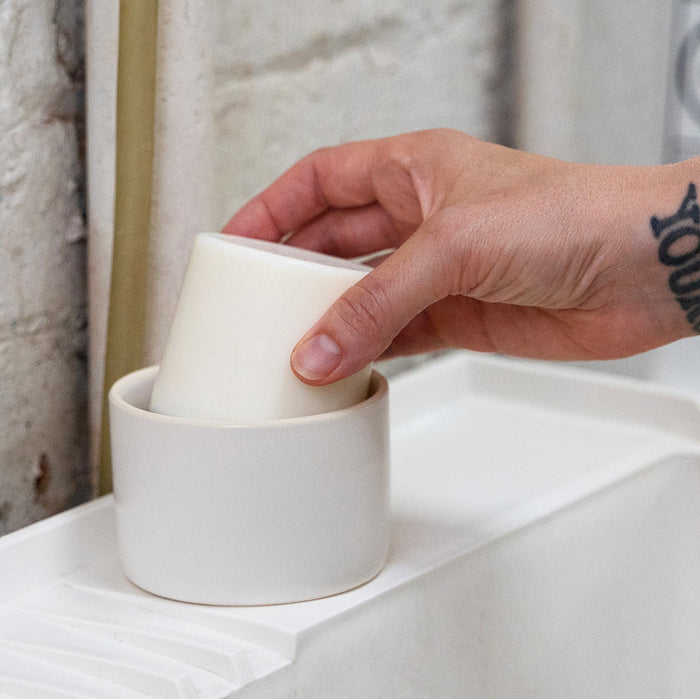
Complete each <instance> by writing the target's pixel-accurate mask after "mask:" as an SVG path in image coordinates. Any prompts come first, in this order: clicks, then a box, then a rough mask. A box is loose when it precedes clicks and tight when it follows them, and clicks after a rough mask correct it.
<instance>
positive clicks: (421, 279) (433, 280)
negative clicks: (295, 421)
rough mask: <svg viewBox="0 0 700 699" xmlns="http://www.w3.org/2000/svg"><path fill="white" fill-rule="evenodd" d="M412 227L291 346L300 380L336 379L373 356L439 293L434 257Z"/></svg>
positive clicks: (437, 261) (423, 237)
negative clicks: (394, 248) (410, 233)
mask: <svg viewBox="0 0 700 699" xmlns="http://www.w3.org/2000/svg"><path fill="white" fill-rule="evenodd" d="M428 239H429V236H428V235H426V231H424V230H422V229H418V230H417V231H416V232H415V233H414V234H413V236H411V237H410V238H409V239H408V240H407V241H406V242H405V243H404V244H403V245H402V246H401V247H400V248H399V249H398V250H397V251H396V252H394V253H393V254H392V255H391V256H390V257H388V258H387V259H386V260H385V261H384V262H382V263H381V264H380V265H379V266H378V267H377V268H376V269H374V270H372V271H371V272H370V273H369V274H368V275H366V276H365V277H363V278H362V279H361V280H360V281H359V282H357V283H356V284H355V285H354V286H352V287H350V289H348V290H347V291H346V292H345V293H344V294H343V295H342V296H341V297H340V298H339V299H338V300H337V301H336V302H335V303H334V304H333V305H332V306H331V307H330V308H329V309H328V311H326V313H325V314H324V315H323V317H322V318H321V319H320V320H319V321H318V322H317V323H316V325H314V327H313V328H311V330H309V332H308V333H306V335H304V337H303V338H302V339H301V340H300V341H299V343H298V344H297V346H296V347H295V348H294V351H293V352H292V356H291V365H292V370H293V371H294V373H295V374H296V375H297V376H298V377H299V378H300V379H301V380H302V381H304V382H305V383H308V384H311V385H315V386H321V385H325V384H329V383H333V382H334V381H339V380H340V379H343V378H345V377H347V376H350V375H351V374H354V373H355V372H356V371H359V370H360V369H362V368H363V367H365V366H367V365H368V364H370V363H371V362H372V361H374V360H375V359H376V358H377V357H379V356H380V355H381V354H382V353H383V352H384V350H385V349H386V348H387V347H388V346H389V345H390V344H391V342H392V340H393V339H394V337H396V335H398V334H399V332H400V331H401V330H402V329H403V328H404V327H405V326H406V325H407V324H408V323H409V322H410V321H411V320H412V319H413V318H414V317H415V316H416V315H418V314H419V313H420V312H421V311H422V310H424V309H425V308H427V307H428V306H429V305H430V304H431V303H433V302H434V301H436V300H438V299H439V298H440V297H441V296H442V294H441V291H440V288H441V286H442V284H441V283H440V282H441V281H442V280H443V279H444V278H445V276H446V275H444V274H443V273H441V272H440V259H439V256H438V255H437V253H436V252H435V251H434V250H433V249H431V247H429V246H428V245H427V241H428Z"/></svg>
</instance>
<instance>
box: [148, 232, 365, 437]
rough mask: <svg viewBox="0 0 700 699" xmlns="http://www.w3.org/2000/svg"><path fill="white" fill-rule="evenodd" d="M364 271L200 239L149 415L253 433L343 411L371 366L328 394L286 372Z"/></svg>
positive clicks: (275, 248)
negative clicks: (250, 428) (302, 343)
mask: <svg viewBox="0 0 700 699" xmlns="http://www.w3.org/2000/svg"><path fill="white" fill-rule="evenodd" d="M369 271H370V268H369V267H366V266H364V265H360V264H357V263H354V262H350V261H347V260H342V259H339V258H335V257H330V256H327V255H321V254H319V253H314V252H310V251H307V250H302V249H299V248H294V247H291V246H287V245H281V244H278V243H269V242H264V241H259V240H253V239H248V238H238V237H235V236H229V235H222V234H218V233H200V234H199V235H197V236H196V238H195V242H194V246H193V250H192V255H191V257H190V261H189V265H188V268H187V272H186V274H185V279H184V283H183V287H182V290H181V292H180V296H179V298H178V302H177V306H176V309H175V314H174V317H173V322H172V326H171V328H170V333H169V335H168V340H167V343H166V347H165V351H164V354H163V359H162V362H161V365H160V370H159V372H158V376H157V378H156V382H155V385H154V388H153V394H152V396H151V403H150V409H151V410H152V411H153V412H157V413H161V414H165V415H173V416H179V417H187V418H195V419H205V420H222V421H228V422H233V423H237V424H253V423H259V422H263V421H266V420H275V419H279V418H289V417H301V416H306V415H314V414H318V413H325V412H329V411H332V410H337V409H340V408H345V407H349V406H351V405H354V404H356V403H359V402H360V401H362V400H364V398H365V396H366V395H367V389H368V385H369V377H370V373H371V369H370V367H367V368H366V369H364V370H362V371H361V372H358V373H357V374H355V375H353V376H351V377H349V378H347V379H344V380H343V381H340V382H338V383H336V384H333V385H331V386H323V387H311V386H307V385H306V384H304V383H302V382H301V381H300V380H299V379H298V378H297V377H296V376H295V375H294V373H293V372H292V370H291V367H290V365H289V357H290V354H291V352H292V349H293V348H294V346H295V345H296V343H297V342H298V341H299V340H300V339H301V337H302V336H303V335H304V333H306V331H307V330H309V329H310V328H311V326H312V325H313V324H314V323H315V322H316V321H317V320H318V319H319V318H320V317H321V316H322V315H323V313H324V311H325V310H326V309H327V308H328V307H329V306H330V305H331V304H332V303H333V301H334V300H335V299H337V298H338V297H339V296H340V295H341V294H342V293H343V292H344V291H345V290H346V289H348V288H349V287H350V286H352V285H353V284H354V283H355V282H357V281H358V280H359V279H361V278H362V277H363V276H364V275H365V274H367V273H368V272H369Z"/></svg>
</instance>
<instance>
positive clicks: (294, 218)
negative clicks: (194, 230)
mask: <svg viewBox="0 0 700 699" xmlns="http://www.w3.org/2000/svg"><path fill="white" fill-rule="evenodd" d="M384 140H385V139H379V140H373V141H357V142H355V143H347V144H344V145H340V146H333V147H330V148H322V149H320V150H317V151H314V152H313V153H311V154H310V155H308V156H306V157H305V158H304V159H303V160H300V161H299V162H298V163H297V164H296V165H293V166H292V167H291V168H290V169H289V170H287V172H285V173H284V174H283V175H281V176H280V177H279V178H278V179H277V180H275V181H274V182H273V183H272V184H271V185H270V186H269V187H268V188H267V189H265V190H263V191H262V192H260V194H258V195H256V196H255V197H253V199H251V200H250V201H249V202H248V203H247V204H246V205H245V206H243V207H242V208H241V209H240V210H239V211H238V212H237V213H236V214H235V215H234V216H233V217H232V218H231V220H230V221H229V222H228V223H227V224H226V226H225V227H224V229H223V232H224V233H229V234H232V235H240V236H246V237H251V238H262V239H264V240H271V241H278V240H280V238H282V237H283V236H284V235H285V234H287V233H288V232H290V231H293V230H294V229H296V228H298V227H300V226H303V225H304V224H306V223H308V222H309V221H312V220H313V219H314V218H316V217H317V216H319V215H320V214H322V213H323V212H324V211H327V210H329V209H333V208H350V207H357V206H364V205H366V204H371V203H372V202H374V201H375V198H376V196H375V191H374V183H373V177H372V172H373V170H374V167H375V165H376V163H377V161H378V159H379V157H380V151H381V149H382V148H381V143H382V141H384Z"/></svg>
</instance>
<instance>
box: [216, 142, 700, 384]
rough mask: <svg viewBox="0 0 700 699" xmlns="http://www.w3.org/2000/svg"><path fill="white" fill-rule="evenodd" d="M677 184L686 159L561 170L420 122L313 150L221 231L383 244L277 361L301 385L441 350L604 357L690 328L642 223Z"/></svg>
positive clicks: (370, 247)
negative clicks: (412, 129)
mask: <svg viewBox="0 0 700 699" xmlns="http://www.w3.org/2000/svg"><path fill="white" fill-rule="evenodd" d="M691 162H692V161H691ZM691 179H692V172H691V171H690V170H689V167H688V165H687V164H679V165H676V166H662V167H613V166H601V165H581V164H573V163H566V162H562V161H558V160H554V159H551V158H546V157H542V156H537V155H532V154H528V153H524V152H520V151H515V150H511V149H507V148H504V147H501V146H496V145H493V144H489V143H485V142H482V141H478V140H476V139H474V138H471V137H469V136H467V135H465V134H463V133H460V132H457V131H451V130H434V131H424V132H418V133H412V134H404V135H401V136H396V137H392V138H386V139H379V140H374V141H364V142H358V143H351V144H346V145H342V146H337V147H333V148H326V149H321V150H319V151H316V152H314V153H312V154H311V155H310V156H308V157H307V158H305V159H303V160H301V161H300V162H299V163H297V164H296V165H295V166H293V167H292V168H291V169H290V170H288V171H287V172H286V173H285V174H284V175H282V176H281V177H280V178H279V179H278V180H277V181H276V182H274V183H273V184H272V185H271V186H270V187H268V188H267V189H266V190H264V191H263V192H261V193H260V194H259V195H257V196H256V197H255V198H254V199H252V200H251V201H250V202H249V203H248V204H246V205H245V206H244V207H243V208H242V209H241V210H240V211H239V212H238V213H237V214H236V215H235V216H234V217H233V218H232V219H231V221H229V223H228V224H227V225H226V227H225V229H224V232H226V233H231V234H236V235H243V236H250V237H258V238H264V239H267V240H274V241H278V240H280V239H281V238H282V237H283V236H285V235H286V234H290V237H289V239H288V241H287V242H288V243H289V244H292V245H297V246H300V247H304V248H309V249H314V250H318V251H321V252H326V253H329V254H334V255H338V256H341V257H356V256H362V255H366V254H368V253H372V252H376V251H381V250H384V249H387V248H390V249H392V250H393V253H392V254H390V255H389V256H388V257H387V258H386V259H384V260H383V261H382V262H381V263H380V264H379V265H378V266H377V267H376V269H374V270H373V271H372V272H371V273H370V274H368V275H367V276H366V277H365V278H363V279H362V280H361V281H360V282H359V283H357V284H356V285H355V286H353V287H352V288H351V289H349V290H348V291H347V292H346V293H345V294H344V295H343V296H342V297H341V298H340V299H339V300H338V301H337V302H336V303H334V304H333V305H332V306H331V308H330V309H329V310H328V311H327V312H326V313H325V315H324V316H323V317H322V318H321V319H320V320H319V321H318V322H317V323H316V325H315V326H314V327H313V328H311V329H310V330H309V332H308V333H307V334H306V335H305V336H304V337H303V338H301V339H300V342H299V344H298V345H297V347H296V348H295V350H294V352H293V354H292V358H291V361H292V368H293V369H294V371H295V372H296V373H297V375H298V376H299V377H300V378H301V379H302V380H304V381H306V382H307V383H310V384H314V385H321V384H326V383H331V382H333V381H336V380H339V379H341V378H344V377H346V376H348V375H350V374H352V373H354V372H355V371H357V370H359V369H360V368H362V367H363V366H365V365H367V364H368V363H369V362H371V361H372V360H374V359H376V358H378V357H391V356H397V355H402V354H412V353H418V352H425V351H428V350H434V349H438V348H446V347H463V348H469V349H473V350H478V351H485V352H499V353H504V354H510V355H516V356H523V357H536V358H541V359H560V360H574V359H578V360H586V359H611V358H616V357H622V356H628V355H630V354H635V353H637V352H641V351H643V350H647V349H650V348H652V347H656V346H659V345H662V344H665V343H667V342H670V341H672V340H675V339H678V338H680V337H684V336H687V335H691V334H693V331H692V326H691V325H690V324H689V323H688V321H687V320H686V318H685V316H684V312H683V310H682V309H681V307H680V306H679V304H678V302H677V300H676V298H675V297H674V294H673V293H672V292H671V291H670V290H669V283H668V279H669V270H668V268H666V267H664V265H662V264H661V263H660V262H659V241H658V240H656V239H655V238H654V235H653V233H652V229H651V226H650V220H651V217H652V216H654V215H655V214H657V215H662V216H669V215H671V214H673V213H674V212H676V211H677V210H678V208H679V205H680V203H681V200H682V199H683V195H684V194H685V191H686V189H687V188H688V182H689V181H690V180H691Z"/></svg>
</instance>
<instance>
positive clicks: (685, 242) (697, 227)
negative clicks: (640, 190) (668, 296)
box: [650, 182, 700, 333]
mask: <svg viewBox="0 0 700 699" xmlns="http://www.w3.org/2000/svg"><path fill="white" fill-rule="evenodd" d="M650 223H651V229H652V231H653V233H654V237H655V238H656V239H657V240H658V241H659V262H661V264H663V265H665V266H666V267H671V268H673V272H671V274H670V276H669V278H668V285H669V288H670V289H671V291H672V292H673V294H674V295H675V297H676V300H677V301H678V303H679V304H680V306H681V308H682V309H683V310H684V311H686V318H687V319H688V322H689V323H690V324H691V325H692V326H693V329H694V330H695V332H697V333H700V207H699V206H698V192H697V187H696V186H695V184H693V183H692V182H691V183H690V184H689V185H688V193H687V194H686V196H685V199H684V200H683V203H682V204H681V206H680V208H679V209H678V211H677V212H676V213H675V214H673V216H669V217H668V218H658V217H656V216H654V217H652V219H651V222H650Z"/></svg>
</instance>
